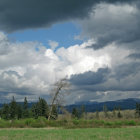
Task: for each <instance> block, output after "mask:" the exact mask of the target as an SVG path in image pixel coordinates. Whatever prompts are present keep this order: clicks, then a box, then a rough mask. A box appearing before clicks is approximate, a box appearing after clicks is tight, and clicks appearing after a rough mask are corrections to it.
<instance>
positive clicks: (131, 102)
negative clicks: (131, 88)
mask: <svg viewBox="0 0 140 140" xmlns="http://www.w3.org/2000/svg"><path fill="white" fill-rule="evenodd" d="M136 103H140V99H136V98H128V99H122V100H116V101H106V102H91V101H82V102H77V103H75V104H73V105H68V106H66V109H67V110H68V111H69V112H71V111H72V109H73V108H74V107H76V108H77V109H80V108H81V106H82V105H84V106H85V110H86V112H95V111H96V110H98V111H102V110H103V106H104V105H106V106H107V108H108V110H113V109H114V108H115V107H117V108H118V107H119V108H121V110H125V109H135V108H136Z"/></svg>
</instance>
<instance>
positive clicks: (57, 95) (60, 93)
mask: <svg viewBox="0 0 140 140" xmlns="http://www.w3.org/2000/svg"><path fill="white" fill-rule="evenodd" d="M54 86H55V88H54V91H53V98H52V102H51V105H50V111H49V115H48V120H50V118H51V117H53V118H54V116H52V110H53V106H54V105H57V106H59V107H60V109H61V110H62V111H65V112H66V110H65V109H64V108H63V107H62V103H63V102H64V100H63V99H64V94H66V91H67V89H68V88H69V83H68V81H67V79H61V80H60V81H58V82H56V83H55V85H54ZM64 91H65V92H64Z"/></svg>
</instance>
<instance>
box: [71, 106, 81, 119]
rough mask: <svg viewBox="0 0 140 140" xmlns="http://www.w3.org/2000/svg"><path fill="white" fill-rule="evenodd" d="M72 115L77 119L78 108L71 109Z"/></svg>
mask: <svg viewBox="0 0 140 140" xmlns="http://www.w3.org/2000/svg"><path fill="white" fill-rule="evenodd" d="M72 117H73V118H77V119H78V118H79V113H78V110H77V108H75V107H74V108H73V109H72Z"/></svg>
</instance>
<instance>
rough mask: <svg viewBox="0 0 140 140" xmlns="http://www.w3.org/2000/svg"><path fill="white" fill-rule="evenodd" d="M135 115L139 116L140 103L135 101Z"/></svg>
mask: <svg viewBox="0 0 140 140" xmlns="http://www.w3.org/2000/svg"><path fill="white" fill-rule="evenodd" d="M135 113H136V117H140V104H139V103H136V112H135Z"/></svg>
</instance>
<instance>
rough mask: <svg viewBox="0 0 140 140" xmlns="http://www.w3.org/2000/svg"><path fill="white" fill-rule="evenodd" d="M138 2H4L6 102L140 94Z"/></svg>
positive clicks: (1, 74)
mask: <svg viewBox="0 0 140 140" xmlns="http://www.w3.org/2000/svg"><path fill="white" fill-rule="evenodd" d="M139 48H140V1H139V0H76V1H75V0H67V1H66V0H59V1H58V0H22V1H20V0H12V1H11V0H0V102H7V101H9V100H11V97H12V96H15V98H16V100H17V101H23V98H24V97H25V96H26V97H27V98H28V100H30V101H34V100H36V99H37V98H38V97H43V98H45V99H46V100H48V99H49V97H50V94H51V91H52V89H53V85H54V83H55V82H57V81H59V80H60V79H62V78H64V77H67V78H68V80H69V82H70V85H71V86H70V94H69V95H67V96H66V103H68V104H72V103H74V102H77V101H83V100H86V101H87V100H91V101H108V100H118V99H125V98H140V49H139Z"/></svg>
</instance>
